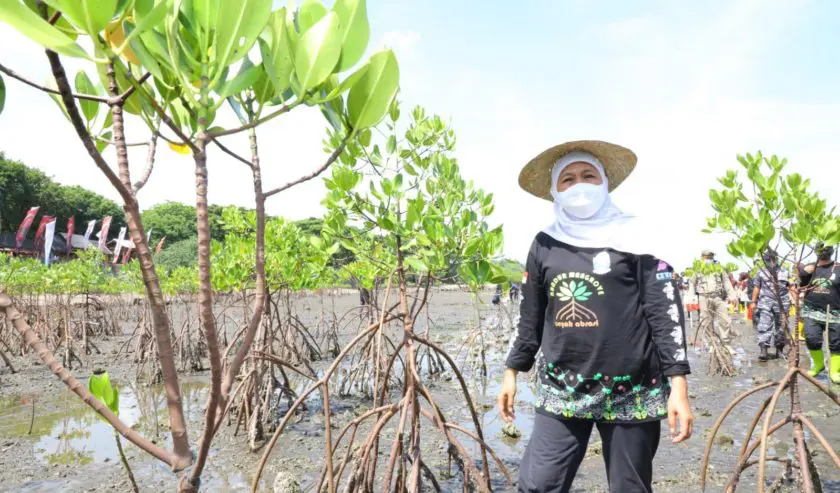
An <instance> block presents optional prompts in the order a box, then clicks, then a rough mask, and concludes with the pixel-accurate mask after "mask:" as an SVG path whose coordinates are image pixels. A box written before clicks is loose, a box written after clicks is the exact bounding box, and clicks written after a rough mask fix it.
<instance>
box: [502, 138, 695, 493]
mask: <svg viewBox="0 0 840 493" xmlns="http://www.w3.org/2000/svg"><path fill="white" fill-rule="evenodd" d="M635 164H636V156H635V154H633V152H632V151H630V150H628V149H625V148H623V147H620V146H617V145H614V144H609V143H606V142H600V141H577V142H568V143H565V144H561V145H559V146H556V147H553V148H551V149H548V150H547V151H545V152H543V153H542V154H540V155H539V156H537V157H536V158H535V159H534V160H532V161H531V162H530V163H528V165H526V166H525V168H524V169H523V170H522V172H521V174H520V177H519V183H520V186H521V187H522V188H524V189H525V190H526V191H527V192H529V193H531V194H533V195H536V196H537V197H540V198H544V199H546V200H552V201H553V202H554V213H555V221H554V223H553V224H552V225H551V226H549V227H548V228H546V229H545V230H543V231H542V232H541V233H539V234H538V235H537V236H536V238H535V239H534V242H533V244H532V246H531V250H530V252H529V254H528V260H527V266H526V267H527V271H528V275H527V282H525V283H524V284H523V285H522V295H523V301H522V306H521V317H520V323H519V333H518V336H517V338H516V340H515V342H514V344H513V346H512V348H511V350H510V353H509V355H508V358H507V362H506V365H507V370H506V371H505V375H504V381H503V383H502V389H501V392H500V394H499V397H498V405H499V408H500V411H501V415H502V418H503V419H504V420H505V421H507V422H511V421H513V419H514V410H513V403H514V401H515V396H516V376H517V374H518V373H519V372H527V371H530V370H531V367H532V366H533V365H534V361H535V356H536V354H537V352H538V350H540V349H542V353H543V358H541V359H540V361H541V364H540V365H538V371H539V376H540V385H539V389H538V394H537V395H538V398H537V402H536V412H537V414H536V416H535V421H534V432H533V436H532V437H531V440H530V442H529V444H528V447H527V450H526V452H525V457H524V458H523V460H522V464H521V466H520V479H519V491H520V492H540V493H546V492H567V491H569V488H570V487H571V485H572V481H573V479H574V476H575V473H576V471H577V468H578V466H579V465H580V462H581V461H582V460H583V457H584V454H585V452H586V448H587V444H588V441H589V435H590V434H591V430H592V428H593V426H597V428H598V431H599V433H600V434H601V440H602V442H603V454H604V461H605V463H606V465H607V480H608V482H609V484H610V491H611V492H621V493H634V492H650V491H651V482H652V475H653V457H654V455H655V453H656V449H657V447H658V445H659V435H660V423H659V422H660V420H662V419H665V418H666V417H667V418H668V423H669V426H670V431H671V436H672V440H673V442H674V443H680V442H683V441H684V440H686V439H688V438H689V437H690V436H691V432H692V424H693V417H692V414H691V410H690V407H689V403H688V387H687V382H686V377H685V376H686V375H688V374H689V373H690V370H689V365H688V360H687V359H686V342H685V327H684V323H685V318H684V313H683V307H682V302H681V301H680V294H679V289H678V286H676V284H675V283H674V281H673V269H672V268H671V266H670V265H668V264H667V263H665V262H663V261H660V260H659V259H657V258H656V257H654V256H652V255H647V254H646V253H647V252H646V250H645V249H644V248H640V247H638V246H637V245H635V244H634V243H635V242H636V241H638V240H639V239H640V237H643V235H640V234H639V231H638V229H637V228H638V224H637V223H636V221H634V219H633V217H632V216H629V215H627V214H625V213H623V212H622V211H621V210H619V209H618V208H617V207H616V206H615V205H613V204H612V202H611V200H610V196H609V192H610V191H612V190H613V189H615V187H617V186H618V185H619V184H620V183H621V182H622V181H623V180H624V179H625V178H626V177H627V175H629V174H630V172H631V171H632V170H633V168H634V167H635ZM662 235H663V236H667V235H668V232H667V231H666V230H662ZM543 361H544V362H545V364H542V362H543ZM669 378H670V382H668V379H669ZM678 423H679V428H678V427H677V424H678Z"/></svg>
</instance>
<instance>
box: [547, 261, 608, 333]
mask: <svg viewBox="0 0 840 493" xmlns="http://www.w3.org/2000/svg"><path fill="white" fill-rule="evenodd" d="M550 290H551V291H550V292H551V294H552V296H554V297H556V298H557V299H558V300H559V301H561V302H563V303H564V304H563V305H562V306H561V307H560V309H559V310H557V314H556V315H555V316H554V325H555V327H558V328H561V329H563V328H571V327H598V326H599V325H600V323H599V321H598V315H596V314H595V312H593V311H592V310H590V309H588V308H586V306H585V305H586V302H588V301H589V299H590V298H591V297H592V296H593V295H594V296H604V287H603V286H602V285H601V283H600V282H599V281H598V280H597V279H595V278H594V277H592V276H590V275H589V274H584V273H581V272H564V273H563V274H560V275H558V276H557V277H555V278H554V280H553V281H551V285H550Z"/></svg>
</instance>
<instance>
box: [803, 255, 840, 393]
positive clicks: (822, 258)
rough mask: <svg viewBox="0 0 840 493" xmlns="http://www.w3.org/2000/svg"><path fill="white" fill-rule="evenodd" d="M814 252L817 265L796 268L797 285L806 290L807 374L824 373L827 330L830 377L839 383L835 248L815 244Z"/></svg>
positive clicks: (839, 288)
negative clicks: (797, 274) (824, 341)
mask: <svg viewBox="0 0 840 493" xmlns="http://www.w3.org/2000/svg"><path fill="white" fill-rule="evenodd" d="M814 251H815V252H816V254H817V262H816V263H815V264H810V265H805V266H803V265H800V266H799V285H800V287H801V288H802V289H803V290H804V291H805V299H804V300H803V303H802V320H803V321H804V323H805V345H806V346H807V347H808V351H809V352H810V353H811V369H810V370H809V371H808V373H809V374H810V375H811V376H812V377H815V376H817V375H819V374H820V373H822V372H823V371H824V370H825V354H824V353H823V332H824V331H825V330H828V348H829V351H830V352H831V355H830V358H829V378H830V379H831V381H832V382H834V383H836V384H840V273H838V269H837V263H836V262H835V261H834V258H833V257H834V247H832V246H827V245H824V244H822V243H818V244H817V245H816V247H815V248H814Z"/></svg>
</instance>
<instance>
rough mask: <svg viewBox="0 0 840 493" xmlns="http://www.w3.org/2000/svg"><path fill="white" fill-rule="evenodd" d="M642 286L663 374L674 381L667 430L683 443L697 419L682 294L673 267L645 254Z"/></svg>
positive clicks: (643, 257) (642, 263) (673, 440)
mask: <svg viewBox="0 0 840 493" xmlns="http://www.w3.org/2000/svg"><path fill="white" fill-rule="evenodd" d="M639 262H641V269H640V271H641V276H642V279H641V280H640V281H641V282H640V284H641V286H642V293H641V295H642V310H643V311H644V314H645V318H646V319H647V321H648V324H649V325H650V328H651V337H652V338H653V342H654V345H655V346H656V349H657V351H658V352H659V360H660V364H661V365H662V374H663V375H664V376H666V377H670V378H671V396H670V398H669V399H668V427H669V429H670V431H671V441H672V442H673V443H680V442H683V441H685V440H688V439H689V438H691V434H692V431H693V430H692V428H693V427H694V416H693V415H692V413H691V405H690V403H689V401H688V380H687V379H686V377H685V376H686V375H688V374H689V373H691V368H690V367H689V365H688V358H687V355H686V350H687V348H686V337H685V313H684V312H683V305H682V300H681V299H680V295H679V291H678V290H676V289H674V288H675V286H674V282H673V280H672V279H670V276H669V275H668V274H669V273H672V272H673V269H672V268H671V266H670V265H668V264H666V263H664V262H660V261H659V260H658V259H655V258H653V257H651V256H649V255H643V256H642V257H641V258H640V260H639Z"/></svg>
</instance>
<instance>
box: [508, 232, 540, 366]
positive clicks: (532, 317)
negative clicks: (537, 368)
mask: <svg viewBox="0 0 840 493" xmlns="http://www.w3.org/2000/svg"><path fill="white" fill-rule="evenodd" d="M525 268H526V271H527V272H528V280H527V281H526V282H525V283H524V284H523V285H522V303H521V305H520V310H519V331H518V333H517V336H516V340H515V341H514V343H513V346H512V347H511V349H510V353H508V356H507V361H506V363H505V364H506V366H507V368H512V369H514V370H517V371H530V370H531V367H532V366H534V358H535V357H536V355H537V351H539V349H540V344H541V343H542V333H543V324H544V321H545V310H546V306H547V305H548V298H547V295H546V292H545V289H543V280H542V263H541V261H540V255H539V244H538V243H537V241H536V240H534V243H533V245H532V246H531V251H530V252H529V253H528V260H527V262H526V264H525Z"/></svg>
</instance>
